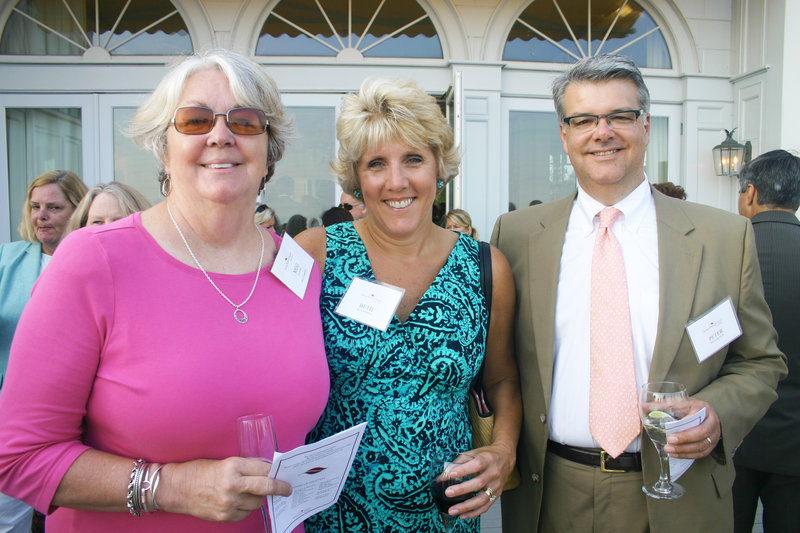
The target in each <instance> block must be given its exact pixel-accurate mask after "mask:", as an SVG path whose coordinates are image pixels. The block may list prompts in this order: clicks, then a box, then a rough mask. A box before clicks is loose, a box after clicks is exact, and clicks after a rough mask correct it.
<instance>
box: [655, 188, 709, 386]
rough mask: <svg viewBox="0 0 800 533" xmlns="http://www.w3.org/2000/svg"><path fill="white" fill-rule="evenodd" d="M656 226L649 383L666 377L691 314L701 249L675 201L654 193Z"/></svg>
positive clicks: (689, 223)
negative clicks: (655, 299)
mask: <svg viewBox="0 0 800 533" xmlns="http://www.w3.org/2000/svg"><path fill="white" fill-rule="evenodd" d="M653 197H654V199H655V205H656V220H657V225H658V277H659V297H658V333H657V334H656V341H655V347H654V350H653V352H654V353H653V360H652V362H651V364H650V377H649V379H650V380H651V381H660V380H663V379H665V378H666V376H667V374H668V372H669V369H670V367H671V366H672V364H673V362H674V360H675V357H676V356H677V354H678V348H679V346H680V343H681V339H682V338H683V335H684V332H685V326H686V323H687V322H688V321H689V319H690V318H692V317H691V313H692V303H693V301H694V295H695V292H696V290H697V281H698V278H699V274H700V264H701V260H702V257H703V246H702V244H700V243H698V242H697V241H695V240H694V239H692V238H691V237H689V234H690V233H691V232H692V231H693V230H694V223H693V222H692V221H691V220H690V219H689V218H688V217H687V216H686V214H685V213H684V211H683V210H682V209H681V208H680V207H681V204H680V202H678V201H675V200H672V199H669V198H666V197H665V196H663V195H661V194H657V193H653Z"/></svg>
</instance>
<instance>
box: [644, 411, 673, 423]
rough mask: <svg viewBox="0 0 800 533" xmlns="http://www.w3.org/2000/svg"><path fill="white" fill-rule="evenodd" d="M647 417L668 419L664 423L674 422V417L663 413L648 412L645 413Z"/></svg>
mask: <svg viewBox="0 0 800 533" xmlns="http://www.w3.org/2000/svg"><path fill="white" fill-rule="evenodd" d="M647 416H648V417H649V418H668V419H669V420H666V422H672V421H673V420H675V417H673V416H672V415H671V414H669V413H666V412H664V411H650V412H649V413H647Z"/></svg>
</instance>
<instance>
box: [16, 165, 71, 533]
mask: <svg viewBox="0 0 800 533" xmlns="http://www.w3.org/2000/svg"><path fill="white" fill-rule="evenodd" d="M84 194H86V185H85V184H84V183H83V181H81V179H80V178H79V177H78V175H77V174H75V173H74V172H70V171H68V170H51V171H50V172H45V173H44V174H42V175H40V176H38V177H37V178H36V179H34V180H33V181H32V182H31V184H30V185H29V186H28V193H27V196H26V197H25V205H24V206H23V208H22V221H21V222H20V224H19V227H18V228H17V231H19V234H20V235H21V236H22V239H23V240H21V241H16V242H11V243H7V244H2V245H0V388H2V386H3V380H4V378H5V372H6V365H7V364H8V354H9V350H10V349H11V339H12V338H13V337H14V332H15V331H16V327H17V322H19V317H20V316H21V315H22V310H23V309H24V307H25V305H26V304H27V303H28V300H29V298H30V295H31V289H32V288H33V284H34V283H35V282H36V280H37V278H38V277H39V274H41V272H42V270H44V267H45V266H47V264H48V263H49V262H50V257H51V256H52V255H53V252H54V251H55V249H56V247H57V246H58V245H59V243H60V242H61V239H63V238H64V235H66V233H67V232H66V227H67V223H68V221H69V217H70V215H72V213H73V211H74V210H75V206H76V205H78V202H80V201H81V197H83V195H84ZM32 514H33V509H32V508H31V507H30V506H29V505H27V504H25V503H23V502H21V501H19V500H16V499H14V498H11V497H10V496H6V495H4V494H0V531H22V530H25V531H29V530H30V527H31V526H30V524H31V516H32ZM18 527H19V528H21V529H16V528H18ZM6 528H10V529H6Z"/></svg>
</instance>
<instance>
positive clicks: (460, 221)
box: [445, 209, 481, 241]
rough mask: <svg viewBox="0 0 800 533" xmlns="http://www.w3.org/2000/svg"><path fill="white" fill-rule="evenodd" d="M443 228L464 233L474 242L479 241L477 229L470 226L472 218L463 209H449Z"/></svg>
mask: <svg viewBox="0 0 800 533" xmlns="http://www.w3.org/2000/svg"><path fill="white" fill-rule="evenodd" d="M445 222H446V223H445V227H446V228H447V229H449V230H451V231H459V232H461V233H466V234H467V235H469V236H470V237H472V238H473V239H475V240H476V241H479V240H481V238H480V237H479V236H478V229H477V228H474V227H473V226H472V217H470V216H469V213H467V212H466V211H464V210H463V209H451V210H450V212H449V213H447V216H446V217H445Z"/></svg>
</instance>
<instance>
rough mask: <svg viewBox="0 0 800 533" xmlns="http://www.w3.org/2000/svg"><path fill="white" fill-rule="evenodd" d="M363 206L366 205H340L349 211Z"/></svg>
mask: <svg viewBox="0 0 800 533" xmlns="http://www.w3.org/2000/svg"><path fill="white" fill-rule="evenodd" d="M362 205H364V204H355V205H353V204H339V207H344V208H345V209H347V210H348V211H351V210H352V209H353V208H354V207H361V206H362Z"/></svg>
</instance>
